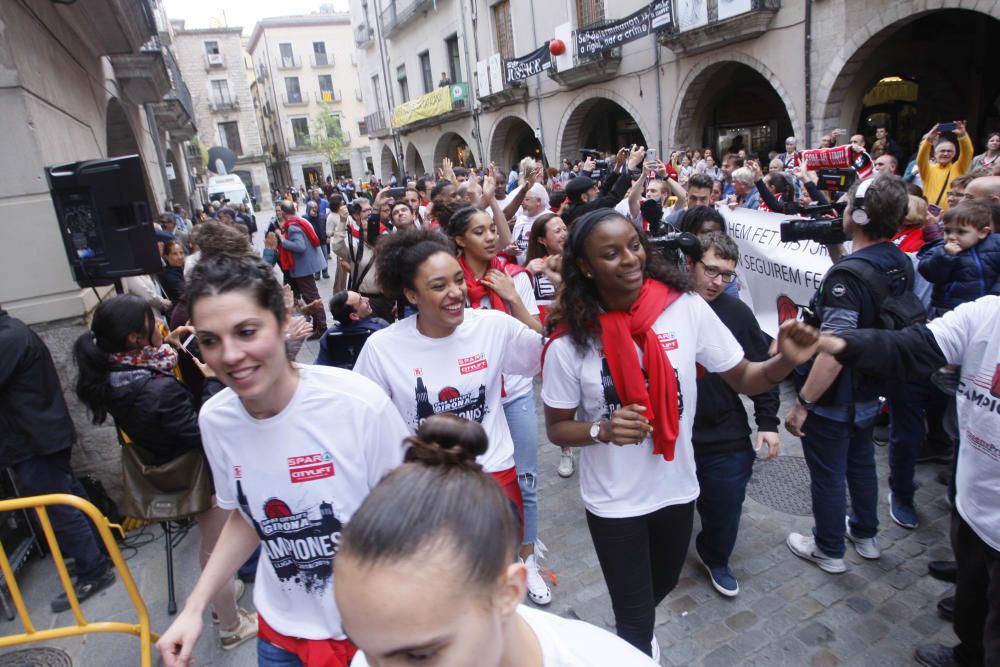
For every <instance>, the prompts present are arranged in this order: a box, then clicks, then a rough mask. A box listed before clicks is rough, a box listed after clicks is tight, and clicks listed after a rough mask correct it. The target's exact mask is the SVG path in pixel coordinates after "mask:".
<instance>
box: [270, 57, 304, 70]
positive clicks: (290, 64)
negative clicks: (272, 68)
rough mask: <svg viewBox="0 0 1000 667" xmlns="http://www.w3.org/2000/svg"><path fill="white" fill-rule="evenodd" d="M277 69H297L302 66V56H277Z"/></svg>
mask: <svg viewBox="0 0 1000 667" xmlns="http://www.w3.org/2000/svg"><path fill="white" fill-rule="evenodd" d="M276 62H277V63H278V69H298V68H300V67H302V58H299V57H298V56H278V58H277V60H276Z"/></svg>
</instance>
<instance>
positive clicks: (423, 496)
mask: <svg viewBox="0 0 1000 667" xmlns="http://www.w3.org/2000/svg"><path fill="white" fill-rule="evenodd" d="M407 444H409V449H407V451H406V463H404V464H403V465H402V466H400V467H399V468H397V469H396V470H394V471H393V472H392V473H390V474H389V475H388V476H387V477H386V478H385V479H384V480H382V481H381V482H380V483H379V484H378V486H376V487H375V489H374V490H373V491H372V493H371V495H369V496H368V498H367V499H365V502H363V503H362V504H361V507H360V508H359V509H358V511H357V512H355V514H354V516H353V517H352V518H351V523H350V524H349V525H348V527H347V528H346V529H345V531H344V539H343V542H342V543H341V548H340V555H339V556H338V557H337V578H338V581H337V591H336V594H337V606H338V608H340V609H341V611H342V614H343V618H344V627H345V629H346V630H347V631H348V633H349V634H350V636H351V638H352V639H353V640H354V642H355V643H356V644H357V645H358V647H359V649H360V651H361V652H359V653H358V655H357V657H355V659H354V662H353V663H352V665H353V667H367V666H368V665H369V664H375V665H395V664H400V665H403V664H410V663H415V662H428V663H431V664H434V665H438V666H440V667H459V666H464V665H471V664H475V665H476V666H477V667H500V666H501V665H518V667H605V666H606V665H615V666H616V667H647V666H652V665H653V664H654V663H653V662H652V661H651V660H650V659H649V658H648V657H646V656H644V655H642V653H640V652H639V651H637V650H636V649H635V648H633V647H631V646H629V645H628V644H627V643H625V642H624V641H622V640H621V639H618V638H617V637H615V636H614V635H612V634H611V633H609V632H606V631H604V630H601V629H599V628H596V627H594V626H592V625H589V624H587V623H584V622H582V621H573V620H568V619H563V618H559V617H558V616H555V615H552V614H547V613H545V612H543V611H539V610H537V609H533V608H530V607H527V606H525V605H524V604H522V603H523V601H524V597H525V594H526V590H527V585H526V579H527V568H526V566H525V565H524V564H523V563H521V562H519V561H518V560H517V558H516V556H517V552H518V543H519V542H520V540H519V527H518V522H517V515H516V514H515V513H514V512H513V511H512V509H511V504H510V500H509V498H507V497H506V496H505V495H504V494H503V492H502V491H501V490H500V488H499V487H498V486H497V485H496V484H495V483H494V482H493V480H492V479H491V478H490V477H489V476H488V475H485V474H483V471H482V469H481V468H480V466H479V464H477V463H476V459H477V457H480V456H482V455H483V453H485V451H486V450H487V447H488V442H487V438H486V432H485V431H484V430H483V428H482V427H481V426H480V425H479V424H477V423H475V422H470V421H467V420H464V419H459V418H458V417H455V416H453V415H445V414H442V415H434V416H432V417H429V418H427V419H426V420H424V422H423V423H422V424H421V425H420V428H418V429H417V432H416V434H415V436H414V437H410V438H407ZM387 599H391V600H392V604H385V600H387Z"/></svg>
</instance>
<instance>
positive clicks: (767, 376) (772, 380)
mask: <svg viewBox="0 0 1000 667" xmlns="http://www.w3.org/2000/svg"><path fill="white" fill-rule="evenodd" d="M768 363H769V362H764V364H763V366H762V367H761V370H762V371H763V372H764V379H765V380H767V381H768V382H770V383H771V384H781V381H782V380H784V378H779V379H777V380H775V379H774V378H772V377H771V376H770V375H768V374H767V364H768Z"/></svg>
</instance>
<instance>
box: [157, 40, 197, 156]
mask: <svg viewBox="0 0 1000 667" xmlns="http://www.w3.org/2000/svg"><path fill="white" fill-rule="evenodd" d="M163 60H164V63H165V64H166V66H167V74H168V75H169V79H170V90H168V91H167V94H166V95H164V96H163V99H162V100H161V101H159V102H156V103H154V104H153V112H154V113H155V114H156V122H157V123H159V124H160V126H161V127H162V128H163V129H165V130H167V131H168V132H170V134H171V136H172V137H174V138H175V139H179V140H182V141H183V140H187V139H190V138H191V137H193V136H194V135H195V132H196V128H195V126H194V101H193V100H192V99H191V91H190V90H188V87H187V84H185V83H184V80H183V79H182V78H181V70H180V67H178V65H177V61H176V60H174V57H173V54H171V52H170V49H166V48H164V49H163Z"/></svg>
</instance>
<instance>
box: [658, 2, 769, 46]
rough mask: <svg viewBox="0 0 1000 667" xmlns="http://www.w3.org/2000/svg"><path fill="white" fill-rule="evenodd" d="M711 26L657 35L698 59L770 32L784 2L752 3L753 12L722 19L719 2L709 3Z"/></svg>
mask: <svg viewBox="0 0 1000 667" xmlns="http://www.w3.org/2000/svg"><path fill="white" fill-rule="evenodd" d="M706 5H707V9H708V12H707V15H708V23H706V24H705V25H703V26H698V27H697V28H691V29H688V30H684V29H682V28H679V27H677V26H676V25H675V26H674V28H673V29H672V30H669V31H666V30H665V31H663V32H660V33H657V36H656V39H657V40H658V41H659V42H660V44H662V45H664V46H666V47H667V48H669V49H670V50H671V51H673V52H674V53H676V54H678V55H680V54H683V55H694V54H697V53H703V52H705V51H710V50H712V49H715V48H717V47H719V46H722V45H724V44H731V43H733V42H741V41H745V40H748V39H753V38H755V37H758V36H760V35H763V34H764V33H766V32H767V31H768V29H769V28H770V25H771V21H773V20H774V16H775V14H777V13H778V10H779V9H781V0H751V4H750V11H748V12H743V13H742V14H737V15H735V16H731V17H728V18H723V19H721V20H720V19H719V0H707V2H706Z"/></svg>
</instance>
